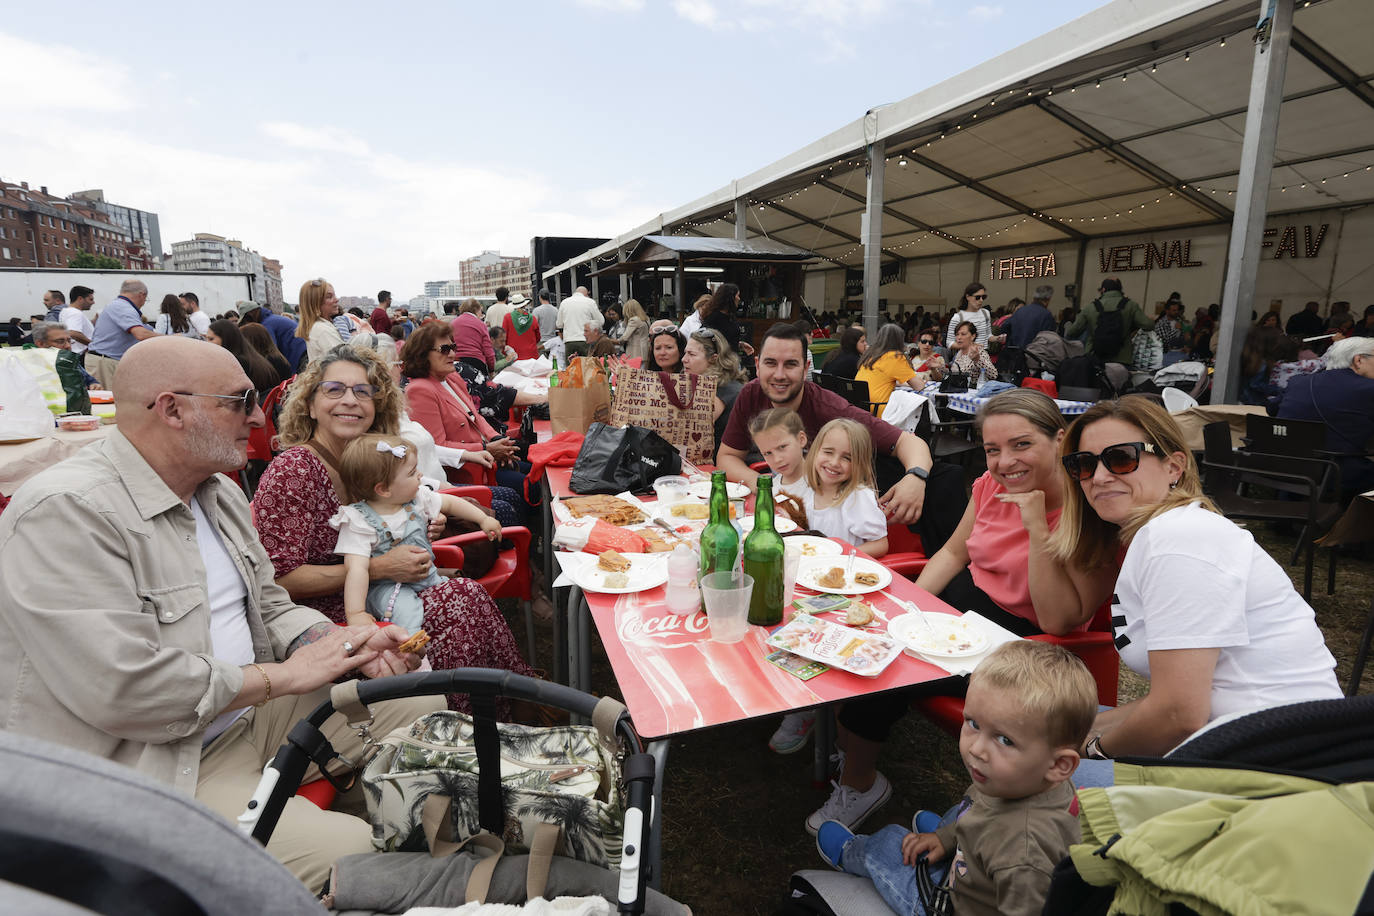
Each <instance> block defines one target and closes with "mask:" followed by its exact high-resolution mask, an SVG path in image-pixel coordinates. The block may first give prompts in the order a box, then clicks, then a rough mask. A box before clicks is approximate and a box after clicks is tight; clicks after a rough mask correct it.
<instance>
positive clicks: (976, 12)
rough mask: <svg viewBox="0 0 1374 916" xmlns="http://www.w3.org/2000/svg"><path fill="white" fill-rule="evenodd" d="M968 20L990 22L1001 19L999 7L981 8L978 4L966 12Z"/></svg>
mask: <svg viewBox="0 0 1374 916" xmlns="http://www.w3.org/2000/svg"><path fill="white" fill-rule="evenodd" d="M968 15H969V18H970V19H976V20H978V21H979V22H992V21H993V20H994V19H1001V18H1002V8H1001V7H1000V6H983V5H982V4H979V5H978V6H975V7H973V8H972V9H970V10H969V11H968Z"/></svg>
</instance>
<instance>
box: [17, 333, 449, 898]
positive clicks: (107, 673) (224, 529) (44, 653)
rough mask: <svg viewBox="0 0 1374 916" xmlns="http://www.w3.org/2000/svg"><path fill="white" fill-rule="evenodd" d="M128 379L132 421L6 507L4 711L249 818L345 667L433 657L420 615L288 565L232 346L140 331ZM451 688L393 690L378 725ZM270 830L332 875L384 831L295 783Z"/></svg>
mask: <svg viewBox="0 0 1374 916" xmlns="http://www.w3.org/2000/svg"><path fill="white" fill-rule="evenodd" d="M114 381H115V385H114V395H115V406H116V408H117V409H118V412H119V423H118V426H117V428H116V429H114V430H111V431H110V433H109V435H108V436H107V437H106V438H105V439H104V440H103V441H101V442H99V443H95V444H92V445H91V446H89V447H88V448H85V449H83V450H82V451H81V452H79V453H78V454H76V455H74V456H73V457H71V458H69V459H67V460H66V461H63V462H61V463H59V464H57V465H54V466H53V467H51V468H49V469H47V470H46V471H44V472H42V473H40V474H38V475H36V476H34V477H32V478H30V479H29V480H28V481H27V482H26V483H25V484H24V485H23V486H21V487H20V488H19V490H18V491H17V492H16V493H15V495H14V499H13V501H12V502H11V503H10V505H9V506H8V508H6V510H5V512H4V515H3V516H0V558H3V559H0V722H3V723H4V726H3V727H5V728H7V729H11V730H13V731H16V732H21V733H24V734H28V735H33V736H35V737H38V738H42V739H45V740H48V741H53V742H57V743H59V744H65V745H68V746H70V747H74V748H77V749H78V750H82V751H86V752H87V753H91V754H94V755H96V756H99V757H104V758H106V759H109V760H113V761H115V762H117V763H122V764H125V765H127V766H130V767H133V768H134V769H136V770H138V771H139V772H141V773H143V774H144V775H146V776H148V777H151V778H153V779H157V780H159V781H161V782H164V783H167V784H168V785H170V786H173V787H175V788H176V789H178V790H180V791H183V792H186V793H187V794H192V795H195V796H196V798H197V799H199V800H200V801H201V802H203V803H204V804H206V805H208V806H209V807H210V808H212V809H214V810H215V811H217V812H219V813H220V814H222V815H224V816H225V817H229V818H232V817H235V816H236V815H237V814H239V813H240V812H242V811H243V808H244V805H245V804H246V803H247V800H248V799H249V798H250V797H251V795H252V793H253V789H254V787H255V786H256V784H257V780H258V777H259V775H260V774H261V771H262V767H263V765H264V764H265V763H266V761H267V760H268V759H269V758H270V757H271V755H272V754H273V753H274V752H275V751H276V749H277V747H278V746H280V744H281V743H282V741H283V740H284V738H285V735H286V733H287V731H288V730H289V729H290V727H291V725H292V724H294V723H295V722H296V721H297V720H298V719H300V718H301V717H302V716H304V715H305V714H307V713H308V712H309V711H310V710H311V709H313V708H314V707H315V706H316V705H318V703H319V702H321V701H322V700H323V699H325V698H326V696H327V693H328V689H329V687H330V685H331V684H332V683H333V681H334V680H335V679H336V678H339V677H341V676H343V675H345V674H348V673H349V672H352V671H358V672H360V673H362V674H363V675H365V676H368V677H380V676H384V675H389V674H400V673H404V672H406V671H408V670H410V669H412V668H415V667H418V665H419V663H420V659H419V657H417V656H415V655H411V654H405V655H402V654H399V653H397V652H396V651H395V649H396V647H397V646H399V645H400V643H401V642H402V641H404V640H405V639H406V638H407V637H408V636H409V634H408V633H406V632H405V631H404V630H403V629H402V628H400V627H395V626H391V627H374V626H365V627H339V626H336V625H335V624H333V623H331V622H330V621H329V620H328V619H327V618H325V617H324V615H322V614H320V613H319V612H318V611H315V610H312V609H310V608H306V607H301V606H298V605H296V604H295V603H294V602H293V601H292V600H291V598H290V596H289V595H287V593H286V591H285V590H284V589H282V588H281V587H280V586H278V585H277V584H276V583H275V582H274V581H273V575H274V573H273V569H272V563H271V562H270V560H269V559H268V557H267V554H266V552H265V551H264V550H263V547H262V544H261V543H260V542H259V541H258V538H257V533H256V532H255V531H254V529H253V525H252V521H251V519H250V517H249V510H248V502H247V500H246V499H245V498H244V496H243V492H242V491H241V490H240V489H239V488H238V486H237V485H235V484H234V482H233V481H231V480H230V479H229V478H227V477H225V476H224V472H228V471H234V470H236V469H238V468H241V467H242V466H243V465H244V464H245V462H246V456H247V444H248V436H249V433H251V432H252V430H254V429H256V428H258V427H260V426H262V425H263V414H262V410H261V408H259V406H258V403H257V392H256V391H255V389H254V388H253V386H252V383H251V382H250V381H249V380H248V377H247V376H246V375H244V373H243V369H242V368H240V366H239V363H238V360H237V359H235V358H234V356H233V355H232V354H230V353H229V352H228V351H227V350H224V349H222V348H220V347H217V346H214V345H213V344H209V343H205V342H203V341H198V340H192V339H190V338H184V337H157V338H153V339H150V340H147V341H142V342H140V343H138V344H136V345H134V346H133V347H131V348H130V349H129V351H128V353H127V354H126V355H125V356H124V357H123V358H122V359H121V360H120V361H119V368H118V370H117V371H116V373H115V379H114ZM57 544H60V545H62V547H63V548H64V549H65V550H66V551H67V552H68V554H69V555H70V556H71V557H73V558H76V560H77V564H78V568H76V569H74V570H72V574H71V575H69V576H66V577H63V578H62V579H61V580H60V581H56V580H55V579H54V577H52V576H49V575H46V574H44V573H43V572H41V571H43V570H47V569H49V568H51V565H52V548H53V545H57ZM439 705H440V703H439V702H438V701H436V700H435V699H431V698H419V699H414V700H402V701H395V702H394V703H392V704H379V706H378V707H377V708H376V712H377V716H378V719H377V722H376V723H375V724H374V726H373V728H374V729H375V730H376V731H377V733H378V734H386V733H387V732H389V731H390V730H391V729H392V728H394V727H397V726H399V725H403V724H407V723H409V722H412V721H414V720H415V718H416V717H417V716H418V715H420V714H422V713H424V712H427V711H429V710H431V709H434V708H437V706H439ZM382 706H386V707H387V709H385V710H383V709H382ZM383 718H385V719H386V720H387V721H386V722H385V723H384V722H383V721H382V719H383ZM335 721H336V722H338V719H337V717H336V719H335ZM325 731H326V735H327V736H328V737H329V739H330V741H331V742H332V743H333V744H334V747H335V748H336V749H338V750H339V751H340V752H341V753H343V754H345V755H348V756H353V755H354V754H356V753H357V752H359V751H361V744H360V742H359V741H358V739H357V738H356V736H354V735H353V734H352V733H351V732H350V731H349V730H348V728H347V726H346V725H345V724H344V723H342V722H338V725H337V727H336V728H327V729H326V730H325ZM307 778H312V777H309V776H308V777H307ZM283 828H284V831H285V832H283ZM267 848H268V851H269V852H271V853H273V854H274V855H276V856H277V857H278V858H279V859H281V860H282V862H283V864H285V865H286V866H287V867H288V868H289V869H291V870H292V872H293V873H295V874H296V875H297V876H298V877H299V878H301V880H302V881H304V882H305V883H306V885H307V886H308V887H310V888H311V889H312V890H318V889H319V888H320V887H321V886H322V885H323V883H324V881H325V877H326V875H327V873H328V869H329V867H330V865H331V864H332V863H333V862H334V861H335V860H336V859H338V858H339V857H340V856H343V855H347V854H349V853H354V852H365V851H367V850H369V849H370V848H371V830H370V828H369V826H368V825H367V823H366V822H364V821H362V820H359V819H357V818H353V817H350V816H348V815H345V814H339V813H337V812H330V811H322V810H320V809H319V808H316V807H315V806H314V805H312V804H311V803H310V802H308V801H306V800H304V799H293V800H291V801H290V802H288V803H287V808H286V811H285V812H284V815H283V818H282V821H281V823H280V825H279V826H278V829H277V831H276V833H275V834H274V835H273V838H272V842H271V843H270V844H269V845H268V847H267Z"/></svg>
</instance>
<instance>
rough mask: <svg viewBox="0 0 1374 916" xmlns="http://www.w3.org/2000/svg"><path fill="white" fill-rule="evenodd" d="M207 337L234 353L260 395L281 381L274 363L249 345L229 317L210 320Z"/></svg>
mask: <svg viewBox="0 0 1374 916" xmlns="http://www.w3.org/2000/svg"><path fill="white" fill-rule="evenodd" d="M205 339H206V340H208V341H209V342H210V343H212V344H215V345H217V346H220V347H223V348H224V349H226V350H228V351H229V352H230V353H232V354H234V358H235V359H237V360H238V361H239V365H240V366H241V367H242V368H243V372H244V374H245V375H247V376H248V378H249V379H250V380H251V381H252V382H253V387H254V388H256V389H257V390H258V394H259V396H261V397H265V396H266V395H267V392H269V391H271V390H272V389H273V388H276V387H277V385H279V384H280V383H281V376H279V375H278V374H277V370H275V369H273V368H272V364H271V363H270V362H268V360H267V358H266V357H265V356H263V355H262V354H261V353H259V352H258V351H257V350H255V349H253V348H252V347H250V346H249V345H248V343H247V342H246V341H245V340H244V339H243V332H242V331H240V330H239V326H238V325H237V324H235V323H234V322H232V321H230V320H229V319H228V318H220V319H218V320H216V321H212V322H210V330H209V332H208V333H207V334H206V335H205Z"/></svg>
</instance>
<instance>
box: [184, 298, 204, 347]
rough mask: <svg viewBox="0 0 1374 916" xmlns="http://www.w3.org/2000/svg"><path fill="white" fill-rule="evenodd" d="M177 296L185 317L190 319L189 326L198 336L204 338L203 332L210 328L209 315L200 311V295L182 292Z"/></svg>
mask: <svg viewBox="0 0 1374 916" xmlns="http://www.w3.org/2000/svg"><path fill="white" fill-rule="evenodd" d="M179 298H180V299H181V307H182V309H183V310H184V311H185V312H186V317H187V318H189V319H190V321H191V327H192V328H193V329H194V330H195V332H196V335H197V336H198V337H201V338H204V337H205V332H206V331H208V330H210V316H209V315H207V314H205V312H203V311H201V308H200V297H199V296H197V295H196V294H195V293H182V294H181V296H180V297H179Z"/></svg>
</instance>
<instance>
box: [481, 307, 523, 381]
mask: <svg viewBox="0 0 1374 916" xmlns="http://www.w3.org/2000/svg"><path fill="white" fill-rule="evenodd" d="M506 317H507V318H509V317H510V315H509V314H507V315H506ZM487 336H488V337H490V338H491V349H492V352H493V353H494V354H495V356H496V359H495V361H494V362H492V364H491V370H492V371H493V372H500V371H501V370H502V369H504V368H506V367H507V366H509V365H510V364H511V363H513V362H515V361H516V360H517V359H519V356H518V355H517V354H516V352H515V349H514V348H513V347H511V346H510V345H509V344H507V343H506V329H505V328H489V329H488V330H487Z"/></svg>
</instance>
